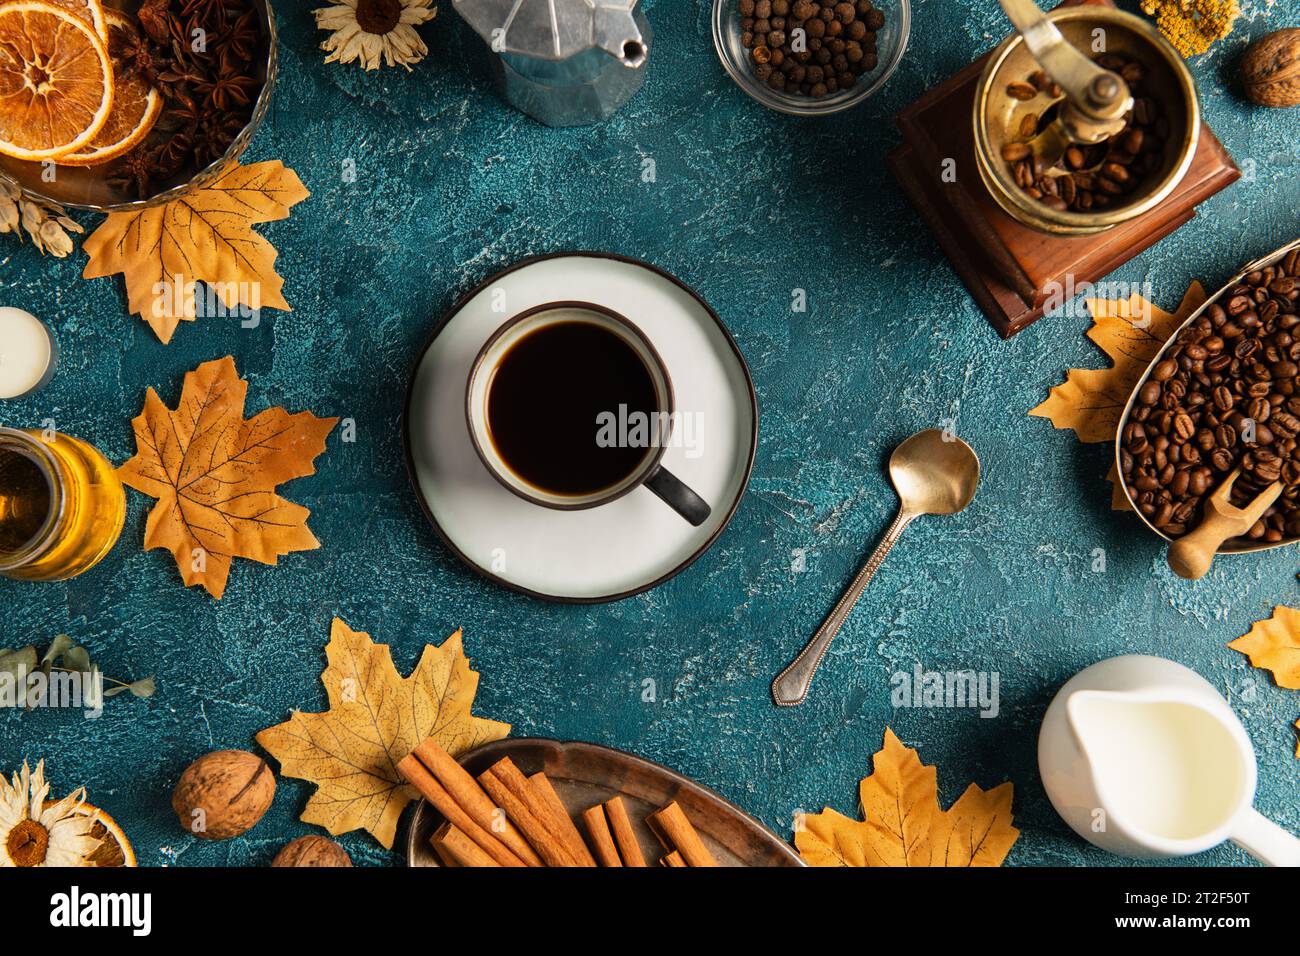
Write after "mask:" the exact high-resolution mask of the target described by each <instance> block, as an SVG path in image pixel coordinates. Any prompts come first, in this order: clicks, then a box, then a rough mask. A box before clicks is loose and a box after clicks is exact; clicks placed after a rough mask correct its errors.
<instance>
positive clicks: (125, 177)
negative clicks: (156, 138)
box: [107, 146, 158, 196]
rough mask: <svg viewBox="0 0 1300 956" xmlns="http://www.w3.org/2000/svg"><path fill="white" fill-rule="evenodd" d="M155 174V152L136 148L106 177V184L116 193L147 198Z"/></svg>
mask: <svg viewBox="0 0 1300 956" xmlns="http://www.w3.org/2000/svg"><path fill="white" fill-rule="evenodd" d="M157 172H158V163H157V158H156V155H155V151H154V150H151V149H149V148H147V147H145V146H137V147H136V148H135V149H133V150H131V152H129V153H127V154H126V156H124V157H123V158H122V159H121V160H120V161H119V163H118V166H117V168H116V169H115V170H114V171H113V173H112V174H111V175H109V176H108V178H107V183H108V185H109V187H110V188H111V189H115V190H117V191H118V192H122V193H135V194H136V195H137V196H148V195H150V193H151V192H152V187H153V184H154V182H155V179H156V176H157Z"/></svg>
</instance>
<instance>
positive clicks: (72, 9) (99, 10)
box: [49, 0, 108, 43]
mask: <svg viewBox="0 0 1300 956" xmlns="http://www.w3.org/2000/svg"><path fill="white" fill-rule="evenodd" d="M49 2H50V3H51V4H53V5H54V6H56V7H61V8H62V9H64V10H67V11H68V12H69V13H71V14H73V15H75V16H76V17H77V18H78V19H80V20H85V21H86V22H87V23H89V24H90V25H91V26H92V27H94V28H95V32H96V33H98V34H99V38H100V39H101V40H103V41H104V42H105V43H107V42H108V22H107V18H106V17H105V10H104V5H103V4H102V3H100V2H99V0H49Z"/></svg>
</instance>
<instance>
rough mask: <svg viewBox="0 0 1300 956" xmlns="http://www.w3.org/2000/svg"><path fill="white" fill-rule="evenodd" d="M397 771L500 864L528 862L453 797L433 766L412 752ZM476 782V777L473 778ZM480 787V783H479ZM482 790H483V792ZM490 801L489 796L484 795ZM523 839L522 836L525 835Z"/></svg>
mask: <svg viewBox="0 0 1300 956" xmlns="http://www.w3.org/2000/svg"><path fill="white" fill-rule="evenodd" d="M397 770H398V772H399V773H401V775H402V776H403V777H405V778H406V780H407V782H408V783H410V784H411V786H413V787H415V789H416V790H419V791H420V793H421V794H422V795H423V796H424V798H425V799H426V800H428V801H429V803H431V804H433V806H434V808H435V809H436V810H437V811H438V812H439V813H441V814H442V815H443V817H444V818H445V819H446V820H447V822H448V823H450V824H452V825H453V826H455V827H456V828H457V830H458V831H459V832H460V833H462V834H464V835H465V836H467V837H468V838H469V839H471V840H473V841H474V843H476V844H477V845H478V846H479V848H480V849H482V850H483V852H484V853H486V854H487V855H488V856H490V857H491V858H492V859H493V861H494V862H495V863H496V865H498V866H515V867H518V866H524V865H525V863H524V861H523V860H521V859H520V858H519V857H518V855H516V854H515V853H513V852H512V851H511V850H510V849H509V847H507V846H506V845H505V844H504V843H503V842H501V841H500V840H499V839H497V838H496V837H495V836H494V835H493V834H492V832H491V831H489V830H485V829H484V828H483V827H481V826H480V825H479V824H478V823H477V822H476V821H475V820H474V819H473V818H472V817H471V816H470V815H469V813H468V812H467V811H466V810H465V808H464V807H463V806H461V804H460V803H459V802H458V801H457V800H456V799H455V798H453V797H452V795H451V794H450V793H448V792H447V789H446V788H445V787H444V786H443V785H442V783H441V782H439V781H438V779H437V778H436V777H434V776H433V774H432V773H430V772H429V769H428V768H427V767H425V765H424V764H423V763H422V762H421V761H420V760H419V759H418V757H417V755H416V754H414V753H412V754H408V755H407V756H406V757H404V758H403V759H402V760H401V762H399V763H398V765H397ZM470 782H471V783H473V779H471V780H470ZM476 786H477V785H476ZM480 792H481V791H480ZM483 799H484V800H487V795H486V794H484V795H483ZM521 839H522V838H521Z"/></svg>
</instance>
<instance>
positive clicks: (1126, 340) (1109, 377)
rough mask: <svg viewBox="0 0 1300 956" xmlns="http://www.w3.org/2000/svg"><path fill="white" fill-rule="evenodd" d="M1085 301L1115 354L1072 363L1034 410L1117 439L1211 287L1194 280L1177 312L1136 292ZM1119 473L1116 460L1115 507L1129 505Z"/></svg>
mask: <svg viewBox="0 0 1300 956" xmlns="http://www.w3.org/2000/svg"><path fill="white" fill-rule="evenodd" d="M1084 301H1085V302H1086V304H1087V306H1088V311H1089V312H1090V313H1091V314H1092V326H1091V328H1089V329H1088V333H1087V335H1088V338H1090V339H1092V341H1093V342H1095V343H1096V345H1097V347H1098V348H1100V349H1101V350H1102V351H1103V352H1105V353H1106V354H1107V355H1108V356H1110V358H1111V365H1110V367H1109V368H1102V369H1091V368H1072V369H1068V370H1067V371H1066V373H1065V381H1064V382H1062V383H1061V384H1060V385H1057V386H1055V387H1053V388H1052V389H1051V391H1050V392H1049V393H1048V395H1047V398H1046V399H1045V400H1043V401H1042V402H1040V403H1039V404H1038V405H1036V406H1035V407H1034V408H1032V409H1030V411H1029V414H1030V415H1034V416H1036V417H1038V418H1046V419H1048V420H1049V421H1051V423H1052V425H1053V426H1055V427H1056V428H1060V429H1066V428H1068V429H1072V430H1073V431H1074V433H1075V434H1076V435H1077V436H1078V438H1079V441H1081V442H1087V443H1093V442H1104V441H1112V440H1113V439H1114V438H1115V430H1116V428H1118V427H1119V419H1120V415H1122V414H1123V413H1124V406H1125V405H1127V404H1128V399H1129V396H1130V395H1131V394H1132V393H1133V389H1134V388H1136V387H1137V383H1138V380H1139V379H1140V378H1141V377H1142V373H1143V372H1144V371H1146V367H1147V366H1148V365H1149V364H1150V363H1151V360H1152V359H1153V358H1155V355H1156V353H1157V352H1159V351H1160V347H1161V346H1162V345H1164V344H1165V342H1166V341H1167V340H1168V339H1169V336H1171V335H1173V334H1174V332H1175V331H1177V329H1178V327H1179V326H1180V325H1182V324H1183V323H1184V322H1185V321H1187V317H1188V316H1190V315H1191V314H1192V313H1193V312H1195V311H1196V310H1197V309H1199V308H1200V307H1201V305H1202V304H1204V302H1205V289H1204V287H1202V285H1201V284H1200V283H1199V282H1193V283H1192V284H1191V285H1190V286H1189V287H1188V289H1187V292H1186V293H1185V294H1184V295H1183V301H1182V302H1181V303H1179V305H1178V308H1177V309H1175V310H1174V311H1173V312H1166V311H1165V310H1164V309H1161V308H1158V307H1157V306H1155V305H1153V304H1152V303H1150V302H1148V301H1147V300H1146V299H1144V298H1143V297H1142V296H1140V295H1138V294H1137V293H1136V292H1135V293H1133V294H1132V295H1131V296H1129V298H1127V299H1085V300H1084ZM1116 478H1117V475H1116V470H1115V466H1114V463H1112V464H1111V468H1110V471H1109V473H1108V474H1107V475H1106V480H1107V481H1110V482H1111V483H1112V484H1113V485H1114V489H1113V491H1112V493H1111V508H1113V509H1114V510H1116V511H1129V510H1131V509H1130V508H1129V504H1128V498H1127V497H1125V495H1124V490H1123V489H1122V488H1120V486H1119V483H1118V481H1116Z"/></svg>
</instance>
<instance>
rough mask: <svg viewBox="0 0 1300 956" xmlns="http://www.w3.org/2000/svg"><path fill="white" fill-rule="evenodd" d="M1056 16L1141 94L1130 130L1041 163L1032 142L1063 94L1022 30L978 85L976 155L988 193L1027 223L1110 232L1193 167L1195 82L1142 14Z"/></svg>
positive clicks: (1105, 10) (1064, 30) (1081, 10)
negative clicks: (1099, 40) (1100, 43)
mask: <svg viewBox="0 0 1300 956" xmlns="http://www.w3.org/2000/svg"><path fill="white" fill-rule="evenodd" d="M1047 19H1048V20H1050V21H1051V23H1052V24H1053V25H1054V26H1055V27H1056V28H1057V29H1058V30H1059V31H1060V32H1061V34H1062V35H1063V36H1064V37H1065V39H1066V41H1067V42H1069V43H1070V44H1071V45H1072V46H1074V47H1075V48H1076V49H1078V50H1080V51H1082V52H1083V53H1085V54H1086V55H1088V56H1090V57H1092V58H1093V60H1094V61H1096V62H1097V63H1098V65H1100V66H1102V67H1104V68H1105V69H1108V70H1111V71H1112V72H1114V73H1118V74H1119V75H1121V76H1122V77H1123V78H1124V80H1125V82H1126V83H1127V84H1128V86H1129V90H1130V92H1131V93H1132V95H1133V98H1134V103H1133V109H1132V110H1130V111H1129V112H1128V114H1127V115H1126V116H1125V126H1124V129H1123V130H1121V131H1120V132H1119V133H1117V134H1116V135H1114V136H1111V137H1110V138H1108V139H1107V140H1106V141H1104V142H1102V143H1098V144H1095V145H1086V146H1085V145H1080V146H1075V147H1073V148H1071V149H1070V150H1068V151H1067V153H1066V155H1065V157H1064V158H1063V159H1062V161H1061V162H1060V163H1058V164H1057V165H1055V166H1053V167H1052V168H1050V169H1039V168H1036V167H1035V164H1034V161H1033V159H1032V157H1031V155H1030V150H1029V147H1028V145H1027V143H1028V142H1029V141H1030V140H1032V139H1033V138H1034V137H1035V136H1036V135H1037V134H1038V133H1039V132H1040V131H1041V130H1043V129H1045V128H1046V127H1047V125H1048V124H1050V123H1052V122H1053V121H1054V120H1055V119H1056V116H1057V112H1058V110H1059V109H1060V106H1061V103H1062V101H1063V93H1062V90H1061V89H1060V87H1059V86H1057V85H1056V84H1055V83H1054V82H1053V81H1052V78H1051V77H1050V76H1048V75H1047V73H1045V72H1044V71H1043V68H1042V66H1041V65H1040V64H1039V63H1038V62H1037V61H1036V60H1035V59H1034V58H1033V56H1032V55H1031V54H1030V52H1029V48H1028V47H1027V46H1026V45H1025V43H1024V41H1023V40H1022V38H1021V37H1020V35H1019V34H1018V33H1016V34H1012V36H1011V37H1010V38H1009V39H1007V40H1006V41H1004V42H1003V44H1002V45H1001V46H999V47H998V48H997V49H996V50H994V51H993V53H992V55H991V56H990V57H989V62H988V65H987V66H986V67H985V69H984V73H983V75H982V76H981V78H980V84H979V86H978V87H977V89H976V94H975V104H974V109H973V122H974V126H975V145H976V149H975V156H976V162H977V165H978V167H979V171H980V177H981V178H982V179H983V181H984V185H985V186H986V187H987V188H988V190H989V194H990V195H991V196H992V197H993V199H994V200H995V201H996V202H997V203H998V205H999V206H1001V207H1002V208H1003V209H1004V210H1005V211H1006V212H1007V213H1008V214H1009V215H1011V216H1012V217H1014V218H1015V219H1017V220H1019V221H1020V222H1022V223H1024V224H1025V225H1028V226H1032V227H1033V228H1035V229H1039V230H1042V231H1044V232H1050V233H1055V234H1060V235H1085V234H1088V233H1096V232H1102V231H1104V230H1106V229H1111V228H1113V227H1114V226H1116V225H1118V224H1119V223H1121V222H1125V221H1127V220H1129V219H1132V218H1134V217H1136V216H1140V215H1142V214H1143V213H1145V212H1148V211H1149V210H1151V209H1153V208H1154V207H1155V206H1156V205H1158V204H1159V203H1160V202H1161V201H1163V200H1164V199H1165V198H1166V197H1167V196H1168V195H1169V194H1170V193H1171V192H1173V191H1174V189H1175V188H1176V187H1177V186H1178V183H1179V182H1180V181H1181V180H1182V178H1183V176H1184V175H1185V174H1186V173H1187V169H1188V167H1190V166H1191V163H1192V157H1193V155H1194V154H1195V152H1196V144H1197V140H1198V138H1199V136H1200V128H1201V120H1200V104H1199V101H1198V99H1197V96H1196V87H1195V84H1194V83H1193V80H1192V75H1191V73H1190V72H1189V71H1188V69H1187V67H1186V65H1184V63H1183V60H1182V58H1181V57H1180V56H1179V55H1178V53H1177V52H1176V51H1175V50H1174V48H1173V47H1172V46H1170V45H1169V42H1168V41H1167V40H1165V39H1164V37H1162V36H1161V35H1160V32H1159V31H1158V30H1156V29H1155V28H1153V27H1152V26H1151V24H1150V23H1148V22H1147V21H1145V20H1143V19H1142V18H1140V17H1136V16H1133V15H1132V14H1129V13H1125V12H1123V11H1122V10H1116V9H1114V8H1111V7H1104V6H1099V5H1084V6H1075V7H1068V8H1058V9H1057V10H1054V11H1052V12H1051V13H1048V14H1047ZM1098 34H1100V35H1102V36H1104V38H1105V48H1104V49H1103V50H1097V48H1096V46H1095V41H1096V37H1097V36H1098Z"/></svg>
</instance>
